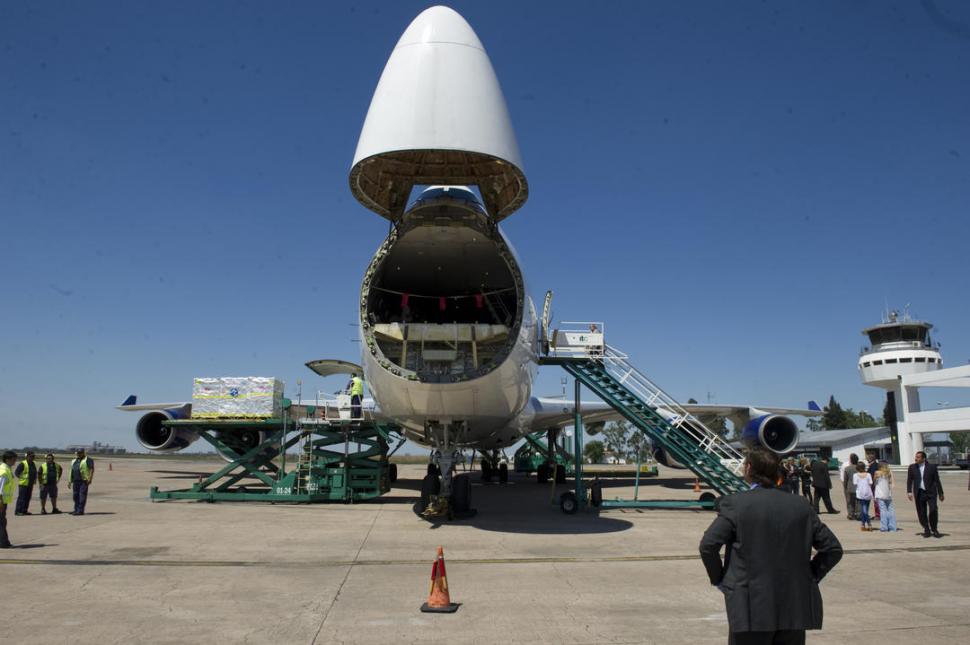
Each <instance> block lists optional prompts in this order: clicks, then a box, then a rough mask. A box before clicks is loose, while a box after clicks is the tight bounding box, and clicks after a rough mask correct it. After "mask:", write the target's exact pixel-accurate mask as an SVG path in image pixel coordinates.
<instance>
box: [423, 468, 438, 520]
mask: <svg viewBox="0 0 970 645" xmlns="http://www.w3.org/2000/svg"><path fill="white" fill-rule="evenodd" d="M440 491H441V481H440V480H439V479H438V476H437V475H425V476H424V479H422V480H421V512H422V513H423V512H424V510H425V509H426V508H428V504H429V503H430V502H431V496H432V495H437V494H438V493H439V492H440Z"/></svg>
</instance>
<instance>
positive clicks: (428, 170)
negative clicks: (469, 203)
mask: <svg viewBox="0 0 970 645" xmlns="http://www.w3.org/2000/svg"><path fill="white" fill-rule="evenodd" d="M433 184H444V185H477V186H478V188H479V191H480V192H481V195H482V199H483V201H484V202H485V207H486V209H487V210H488V212H489V214H490V215H491V216H492V217H493V218H495V220H496V221H497V220H501V219H504V218H505V217H508V216H509V215H511V214H512V213H513V212H515V211H516V210H517V209H518V208H519V207H520V206H521V205H522V204H523V203H525V200H526V198H527V197H528V194H529V188H528V183H527V182H526V178H525V173H523V172H522V160H521V158H520V157H519V145H518V143H517V142H516V140H515V132H514V131H513V130H512V122H511V120H510V119H509V111H508V108H507V107H506V105H505V96H504V95H503V94H502V88H501V87H500V86H499V83H498V78H496V76H495V70H494V69H492V62H491V61H490V60H489V58H488V54H487V53H485V48H484V47H483V46H482V43H481V41H480V40H479V39H478V36H476V35H475V32H474V31H473V30H472V28H471V26H470V25H469V24H468V23H467V22H466V21H465V19H464V18H462V17H461V16H460V15H458V13H456V12H455V11H454V10H452V9H449V8H448V7H431V8H430V9H427V10H425V11H424V12H422V13H421V14H420V15H419V16H418V17H417V18H415V19H414V21H413V22H412V23H411V24H410V25H409V26H408V28H407V30H405V32H404V35H402V36H401V39H400V40H399V41H398V42H397V45H396V46H395V47H394V51H393V52H391V57H390V58H389V59H388V61H387V65H385V66H384V73H383V74H381V79H380V81H378V83H377V89H376V90H375V91H374V97H373V98H372V99H371V104H370V109H369V110H368V111H367V118H366V119H365V121H364V127H363V129H362V130H361V133H360V140H359V141H358V143H357V152H356V154H355V155H354V163H353V166H352V167H351V169H350V189H351V192H353V194H354V197H356V198H357V201H359V202H360V203H361V204H363V205H364V206H365V207H366V208H369V209H370V210H372V211H374V212H375V213H377V214H379V215H382V216H384V217H387V218H388V219H390V220H392V221H393V220H397V219H398V218H399V217H400V216H401V215H402V214H403V211H404V208H405V206H406V205H407V201H408V196H409V195H410V192H411V189H412V187H413V186H415V185H419V186H420V185H433Z"/></svg>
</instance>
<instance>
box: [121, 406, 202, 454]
mask: <svg viewBox="0 0 970 645" xmlns="http://www.w3.org/2000/svg"><path fill="white" fill-rule="evenodd" d="M190 413H191V407H190V406H186V407H181V408H171V409H168V410H152V411H151V412H149V413H148V414H146V415H144V416H142V418H140V419H138V425H137V426H135V437H136V438H137V439H138V443H140V444H141V445H143V446H144V447H145V448H148V449H149V450H154V451H156V452H177V451H179V450H182V449H184V448H188V447H189V446H190V445H192V443H194V442H195V440H196V439H198V438H199V434H198V433H197V432H194V431H192V430H182V429H173V428H167V427H165V426H163V425H162V423H164V422H165V421H171V420H172V419H186V418H188V416H189V414H190Z"/></svg>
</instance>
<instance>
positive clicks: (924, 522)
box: [906, 450, 943, 538]
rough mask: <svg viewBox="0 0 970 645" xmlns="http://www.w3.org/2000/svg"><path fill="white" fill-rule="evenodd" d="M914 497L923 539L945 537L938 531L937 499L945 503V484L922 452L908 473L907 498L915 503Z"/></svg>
mask: <svg viewBox="0 0 970 645" xmlns="http://www.w3.org/2000/svg"><path fill="white" fill-rule="evenodd" d="M914 496H915V497H916V517H918V518H919V524H920V526H922V527H923V537H925V538H928V537H929V536H930V535H931V534H932V535H933V537H938V538H939V537H943V536H942V535H941V534H940V532H939V531H937V530H936V527H937V524H938V522H939V520H940V514H939V511H937V508H936V498H937V496H939V498H940V501H941V502H942V501H943V482H941V481H940V472H939V471H938V470H937V469H936V466H934V465H933V464H931V463H929V462H928V461H926V453H925V452H923V451H922V450H920V451H919V452H917V453H916V463H914V464H910V465H909V470H908V471H907V472H906V497H908V498H909V501H913V497H914ZM927 511H929V512H927Z"/></svg>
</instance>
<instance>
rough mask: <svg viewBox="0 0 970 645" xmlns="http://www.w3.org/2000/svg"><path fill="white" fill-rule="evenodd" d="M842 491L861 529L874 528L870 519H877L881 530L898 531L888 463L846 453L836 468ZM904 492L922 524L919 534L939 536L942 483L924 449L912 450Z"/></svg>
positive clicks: (847, 505)
mask: <svg viewBox="0 0 970 645" xmlns="http://www.w3.org/2000/svg"><path fill="white" fill-rule="evenodd" d="M839 477H840V479H841V481H842V486H843V489H844V492H845V504H846V508H847V517H848V518H849V519H850V520H859V522H860V524H861V526H862V530H863V531H871V530H874V529H873V528H872V520H873V519H878V520H879V530H880V531H882V532H887V531H898V530H899V528H898V527H897V526H896V506H895V504H894V503H893V485H894V483H895V480H894V478H893V473H892V471H891V470H890V469H889V464H888V463H886V462H884V461H883V462H880V461H877V460H876V457H875V455H871V454H870V455H867V457H866V462H865V463H863V462H861V461H860V460H859V456H858V455H856V454H851V455H849V461H848V463H846V464H845V465H844V466H843V467H842V469H841V470H840V472H839ZM906 496H907V498H908V499H909V500H910V501H915V502H916V517H917V518H918V519H919V523H920V526H921V527H922V528H923V537H930V536H931V535H932V536H933V537H937V538H939V537H943V535H942V534H941V533H940V532H939V530H938V527H939V509H938V506H937V500H939V501H940V502H942V501H943V483H942V482H941V481H940V473H939V470H937V467H936V466H935V465H933V464H931V463H929V462H927V460H926V453H925V452H923V451H922V450H920V451H919V452H917V453H916V456H915V458H914V463H912V464H910V466H909V469H908V470H907V472H906ZM873 502H875V504H876V506H875V509H874V513H875V518H873V517H872V516H871V515H870V514H869V507H870V505H871V504H872V503H873Z"/></svg>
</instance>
